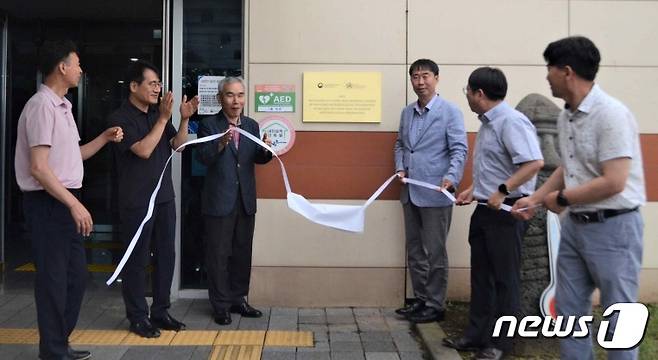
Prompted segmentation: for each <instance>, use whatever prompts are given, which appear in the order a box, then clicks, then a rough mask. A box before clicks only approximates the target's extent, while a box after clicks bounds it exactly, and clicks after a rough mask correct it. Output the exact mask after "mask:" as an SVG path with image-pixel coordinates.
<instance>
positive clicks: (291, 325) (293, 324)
mask: <svg viewBox="0 0 658 360" xmlns="http://www.w3.org/2000/svg"><path fill="white" fill-rule="evenodd" d="M268 329H270V330H290V331H293V330H297V321H295V320H274V321H272V320H270V323H269V325H268Z"/></svg>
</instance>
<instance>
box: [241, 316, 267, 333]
mask: <svg viewBox="0 0 658 360" xmlns="http://www.w3.org/2000/svg"><path fill="white" fill-rule="evenodd" d="M267 326H268V319H266V318H245V317H243V318H241V319H240V323H239V324H238V329H240V330H267Z"/></svg>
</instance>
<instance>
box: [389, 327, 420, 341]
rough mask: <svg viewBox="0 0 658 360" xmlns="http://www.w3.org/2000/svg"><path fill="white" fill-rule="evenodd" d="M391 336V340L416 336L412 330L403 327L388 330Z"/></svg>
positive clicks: (411, 338) (412, 338)
mask: <svg viewBox="0 0 658 360" xmlns="http://www.w3.org/2000/svg"><path fill="white" fill-rule="evenodd" d="M390 334H391V337H392V338H393V340H396V339H397V340H407V339H408V340H414V339H416V336H415V335H414V333H413V331H412V330H411V329H404V330H391V331H390Z"/></svg>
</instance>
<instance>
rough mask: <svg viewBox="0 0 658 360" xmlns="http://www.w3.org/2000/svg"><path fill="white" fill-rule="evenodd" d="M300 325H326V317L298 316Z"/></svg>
mask: <svg viewBox="0 0 658 360" xmlns="http://www.w3.org/2000/svg"><path fill="white" fill-rule="evenodd" d="M299 323H300V324H326V323H327V317H326V316H325V315H324V314H322V315H301V314H300V315H299Z"/></svg>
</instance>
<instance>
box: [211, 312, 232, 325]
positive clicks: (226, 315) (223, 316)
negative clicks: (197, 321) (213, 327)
mask: <svg viewBox="0 0 658 360" xmlns="http://www.w3.org/2000/svg"><path fill="white" fill-rule="evenodd" d="M214 318H215V322H216V323H217V324H219V325H229V324H230V323H231V321H232V320H231V313H230V312H229V311H228V310H226V309H223V310H219V311H216V312H215V316H214Z"/></svg>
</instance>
